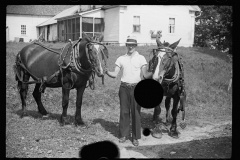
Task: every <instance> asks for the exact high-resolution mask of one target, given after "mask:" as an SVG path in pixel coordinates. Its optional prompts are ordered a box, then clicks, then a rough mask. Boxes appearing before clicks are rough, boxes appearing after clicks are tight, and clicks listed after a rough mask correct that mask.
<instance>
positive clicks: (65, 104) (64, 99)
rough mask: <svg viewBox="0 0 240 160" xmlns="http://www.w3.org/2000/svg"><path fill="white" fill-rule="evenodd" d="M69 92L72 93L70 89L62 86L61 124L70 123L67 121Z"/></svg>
mask: <svg viewBox="0 0 240 160" xmlns="http://www.w3.org/2000/svg"><path fill="white" fill-rule="evenodd" d="M69 93H70V89H65V88H64V87H62V108H63V111H62V115H61V117H60V124H61V125H62V126H63V125H65V124H66V123H68V121H67V109H68V103H69Z"/></svg>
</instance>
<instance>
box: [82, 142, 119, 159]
mask: <svg viewBox="0 0 240 160" xmlns="http://www.w3.org/2000/svg"><path fill="white" fill-rule="evenodd" d="M79 157H80V158H81V159H84V160H85V159H86V160H89V159H91V160H98V159H100V158H105V159H106V158H107V159H117V158H120V152H119V149H118V147H117V145H116V144H114V143H113V142H110V141H102V142H96V143H93V144H89V145H86V146H83V147H82V149H81V150H80V151H79Z"/></svg>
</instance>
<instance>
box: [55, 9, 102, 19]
mask: <svg viewBox="0 0 240 160" xmlns="http://www.w3.org/2000/svg"><path fill="white" fill-rule="evenodd" d="M101 9H102V8H97V9H93V10H87V11H84V12H80V13H77V14H75V15H69V16H67V15H65V16H62V17H58V18H56V19H55V20H56V22H57V20H62V19H67V18H73V17H75V16H82V15H84V14H88V13H92V12H95V11H99V10H101Z"/></svg>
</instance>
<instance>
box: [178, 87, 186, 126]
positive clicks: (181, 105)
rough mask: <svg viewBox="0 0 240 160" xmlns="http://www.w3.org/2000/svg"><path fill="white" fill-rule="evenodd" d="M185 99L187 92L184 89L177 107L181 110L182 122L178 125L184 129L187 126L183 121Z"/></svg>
mask: <svg viewBox="0 0 240 160" xmlns="http://www.w3.org/2000/svg"><path fill="white" fill-rule="evenodd" d="M186 99H187V94H186V91H185V92H184V93H183V95H181V96H180V107H179V109H178V110H181V111H182V122H180V127H181V128H182V129H184V128H185V127H186V126H187V124H186V122H185V108H186V105H187V102H186ZM178 112H179V111H178Z"/></svg>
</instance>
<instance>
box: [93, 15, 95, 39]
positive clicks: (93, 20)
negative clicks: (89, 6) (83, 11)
mask: <svg viewBox="0 0 240 160" xmlns="http://www.w3.org/2000/svg"><path fill="white" fill-rule="evenodd" d="M94 23H95V18H94V17H93V36H94V34H95V32H94Z"/></svg>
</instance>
